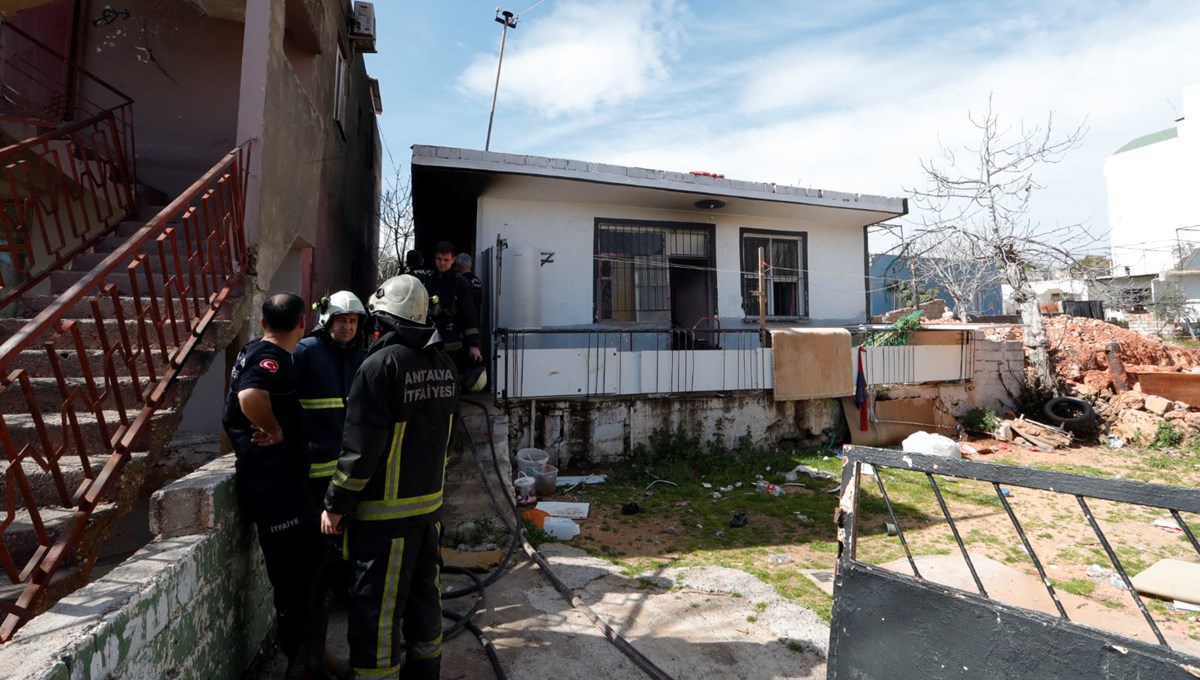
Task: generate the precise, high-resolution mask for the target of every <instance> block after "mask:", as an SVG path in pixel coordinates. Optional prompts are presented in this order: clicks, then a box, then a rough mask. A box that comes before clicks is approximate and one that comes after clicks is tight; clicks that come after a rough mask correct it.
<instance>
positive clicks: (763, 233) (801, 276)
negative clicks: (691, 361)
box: [738, 227, 811, 323]
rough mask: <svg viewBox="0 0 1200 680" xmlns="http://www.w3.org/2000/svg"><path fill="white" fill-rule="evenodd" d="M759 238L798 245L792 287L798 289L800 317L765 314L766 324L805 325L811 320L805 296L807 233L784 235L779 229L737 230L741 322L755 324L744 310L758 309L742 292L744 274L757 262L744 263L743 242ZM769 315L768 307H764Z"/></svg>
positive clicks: (806, 287)
mask: <svg viewBox="0 0 1200 680" xmlns="http://www.w3.org/2000/svg"><path fill="white" fill-rule="evenodd" d="M747 237H751V238H754V237H760V238H766V239H768V240H780V241H782V240H790V241H796V242H797V243H798V245H797V248H796V251H797V252H796V259H797V263H796V264H797V267H798V268H799V271H798V272H797V276H796V285H797V286H798V287H799V291H798V292H799V298H800V302H801V310H802V313H801V314H794V315H792V314H788V315H772V314H770V313H768V314H767V321H807V320H809V318H810V317H811V309H810V307H809V303H810V300H809V295H808V232H807V231H787V230H783V229H755V228H752V227H742V228H741V229H739V230H738V259H739V261H740V262H741V271H740V273H739V274H738V289H739V290H740V291H741V298H742V315H743V319H742V320H743V321H745V322H747V323H756V322H757V321H758V314H757V313H755V314H746V308H747V307H748V306H749V305H750V304H753V305H754V309H755V310H757V308H758V301H757V300H756V299H755V298H754V297H753V296H749V295H748V294H747V292H746V288H745V283H744V282H745V280H746V277H747V272H757V271H758V262H746V238H747ZM767 277H768V278H767V281H768V284H769V282H770V281H771V278H770V273H768V275H767ZM768 311H769V305H768Z"/></svg>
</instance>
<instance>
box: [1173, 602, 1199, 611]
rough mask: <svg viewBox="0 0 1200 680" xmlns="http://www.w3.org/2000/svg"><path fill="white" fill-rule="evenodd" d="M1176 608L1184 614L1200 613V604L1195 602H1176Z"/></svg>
mask: <svg viewBox="0 0 1200 680" xmlns="http://www.w3.org/2000/svg"><path fill="white" fill-rule="evenodd" d="M1174 607H1175V609H1178V610H1179V611H1184V612H1200V604H1196V603H1195V602H1184V601H1183V600H1174Z"/></svg>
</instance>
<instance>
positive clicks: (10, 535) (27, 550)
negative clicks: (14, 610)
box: [0, 503, 116, 602]
mask: <svg viewBox="0 0 1200 680" xmlns="http://www.w3.org/2000/svg"><path fill="white" fill-rule="evenodd" d="M115 512H116V507H115V506H114V505H113V504H112V503H104V504H101V505H98V506H96V509H95V511H93V512H92V516H91V518H90V520H89V522H88V524H89V525H94V524H97V523H99V522H107V521H110V520H111V519H112V515H113V514H114V513H115ZM73 514H74V513H73V511H71V510H68V509H66V508H43V509H42V510H41V517H42V522H43V524H44V526H45V527H46V531H47V533H48V534H49V535H50V537H51V540H53V538H56V537H57V536H58V535H59V534H61V533H62V531H63V529H65V527H66V523H67V522H68V521H70V519H71V516H72V515H73ZM85 532H86V530H85ZM3 536H4V542H5V545H6V546H8V548H9V550H12V551H13V552H14V559H13V561H14V562H15V563H16V565H17V568H18V569H24V567H25V566H26V564H27V563H28V561H29V558H30V557H31V556H32V555H33V553H34V552H35V551H36V550H37V549H38V547H39V542H38V537H37V533H36V532H35V531H34V530H33V525H32V523H30V522H29V516H28V514H27V513H26V512H25V510H23V509H22V510H18V511H17V519H16V520H15V521H14V522H13V524H12V525H11V526H9V527H8V529H6V530H5V531H4V535H3ZM82 567H83V565H81V564H80V555H78V554H74V555H68V556H67V559H66V560H64V562H63V564H62V565H60V566H59V569H58V570H57V571H56V572H55V573H54V575H53V576H52V577H51V579H50V583H49V585H48V586H47V592H48V593H50V592H54V591H57V590H60V588H59V587H58V586H60V584H63V583H65V582H67V581H73V580H78V577H79V576H80V574H78V573H77V572H78V570H79V569H81V568H82ZM26 585H27V584H26V583H15V584H14V583H11V582H10V581H9V580H8V578H0V601H4V602H13V601H15V600H16V599H17V598H18V597H19V596H20V595H21V592H22V591H24V590H25V586H26ZM60 596H61V594H60Z"/></svg>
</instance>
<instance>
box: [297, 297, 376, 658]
mask: <svg viewBox="0 0 1200 680" xmlns="http://www.w3.org/2000/svg"><path fill="white" fill-rule="evenodd" d="M313 308H314V309H315V310H317V311H318V312H319V314H320V316H318V317H317V328H316V330H314V331H313V332H312V333H309V334H308V336H306V337H305V338H304V339H303V340H301V341H300V345H299V346H298V347H297V348H296V353H295V355H294V357H293V360H294V361H295V363H296V371H297V372H298V373H299V376H300V377H299V385H298V388H297V389H298V395H299V397H300V406H301V407H302V408H303V409H304V419H305V424H306V425H307V427H308V482H309V490H310V492H311V494H312V498H313V503H314V505H315V507H318V508H319V507H321V505H322V504H323V503H324V502H325V492H326V490H327V487H328V486H329V480H330V479H332V478H333V473H334V470H336V469H337V460H338V453H339V452H340V451H341V446H342V424H343V423H344V422H345V420H346V397H347V396H349V394H350V385H351V383H352V382H353V381H354V374H355V372H356V371H358V367H359V366H361V365H362V362H363V359H364V358H365V352H364V351H363V345H362V342H361V341H360V340H359V338H360V329H361V328H362V327H363V326H364V324H363V322H364V321H365V320H366V316H367V308H366V307H364V306H363V303H362V301H361V300H359V299H358V296H356V295H355V294H354V293H351V292H350V291H346V290H343V291H338V292H336V293H334V294H333V295H330V296H329V297H327V298H322V299H321V300H320V301H319V302H317V303H315V304H314V305H313ZM314 529H316V531H317V532H318V535H317V540H316V543H315V544H316V545H317V546H318V556H317V564H318V570H317V575H316V579H315V583H314V588H313V593H312V598H313V599H312V603H311V606H310V607H309V615H308V628H307V634H306V635H305V649H306V653H307V654H308V655H309V656H308V658H307V659H306V664H307V665H308V666H310V667H319V666H320V665H321V664H325V665H326V667H327V668H328V669H329V670H330V671H331V672H333V673H334V675H337V676H339V677H341V676H344V675H346V674H347V673H348V672H349V668H348V667H345V666H344V663H343V662H342V661H341V660H339V659H335V658H333V657H332V656H331V655H328V654H326V652H325V634H326V630H327V627H328V623H329V607H330V604H331V602H332V600H333V596H334V593H335V592H344V590H345V586H346V584H347V582H348V581H349V570H348V569H347V567H346V561H345V560H344V559H342V546H341V541H339V540H337V539H336V538H332V537H325V536H320V533H319V532H320V528H319V527H314Z"/></svg>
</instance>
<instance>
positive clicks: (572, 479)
mask: <svg viewBox="0 0 1200 680" xmlns="http://www.w3.org/2000/svg"><path fill="white" fill-rule="evenodd" d="M607 481H608V475H568V476H565V477H564V476H563V475H559V476H558V485H559V486H577V485H579V484H603V483H605V482H607Z"/></svg>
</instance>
